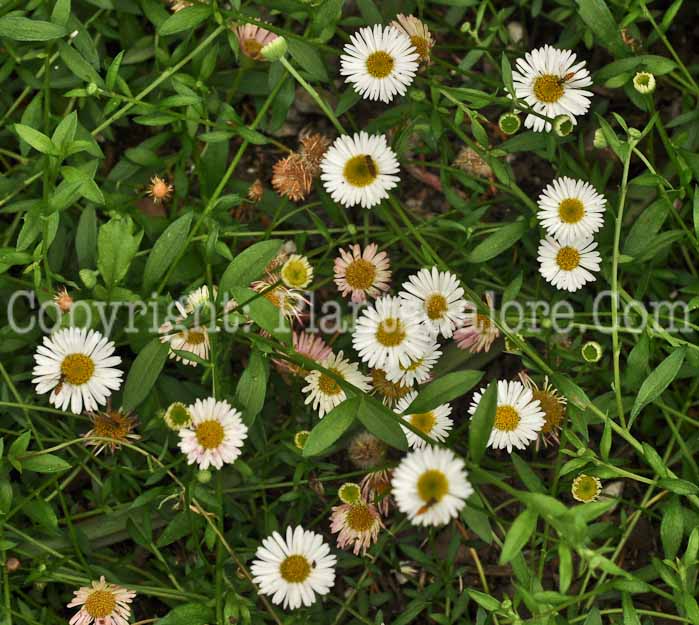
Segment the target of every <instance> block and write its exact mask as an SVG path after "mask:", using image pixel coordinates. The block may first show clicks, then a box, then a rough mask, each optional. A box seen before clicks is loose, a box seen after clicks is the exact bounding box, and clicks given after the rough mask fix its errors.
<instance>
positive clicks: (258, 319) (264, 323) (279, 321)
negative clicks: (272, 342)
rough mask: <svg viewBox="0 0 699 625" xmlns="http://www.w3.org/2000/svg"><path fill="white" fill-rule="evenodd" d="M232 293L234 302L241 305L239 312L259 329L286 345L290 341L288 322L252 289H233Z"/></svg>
mask: <svg viewBox="0 0 699 625" xmlns="http://www.w3.org/2000/svg"><path fill="white" fill-rule="evenodd" d="M232 292H233V297H234V298H235V300H236V302H238V304H239V305H242V311H241V312H243V313H244V314H246V315H248V316H249V317H250V319H252V320H253V321H254V322H255V323H256V324H257V325H258V326H260V328H262V329H263V330H267V332H270V333H271V334H273V335H274V336H275V337H277V338H278V339H280V340H282V341H285V342H287V343H288V342H289V341H290V340H291V328H290V327H289V322H288V320H287V319H286V318H285V317H284V316H283V315H282V314H281V313H280V312H279V309H278V308H277V307H276V306H275V305H274V304H272V302H270V301H269V300H267V299H265V298H264V297H263V296H261V295H260V294H259V293H257V292H256V291H253V290H252V289H248V288H244V287H233V288H232Z"/></svg>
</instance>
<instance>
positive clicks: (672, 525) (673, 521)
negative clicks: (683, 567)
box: [660, 497, 684, 560]
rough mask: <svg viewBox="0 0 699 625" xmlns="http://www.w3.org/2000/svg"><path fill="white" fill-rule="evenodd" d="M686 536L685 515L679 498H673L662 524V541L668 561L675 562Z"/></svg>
mask: <svg viewBox="0 0 699 625" xmlns="http://www.w3.org/2000/svg"><path fill="white" fill-rule="evenodd" d="M683 535H684V514H683V513H682V506H681V505H680V500H679V498H678V497H673V498H672V499H671V500H670V503H669V505H668V506H667V508H665V511H664V512H663V520H662V521H661V522H660V539H661V540H662V542H663V551H664V552H665V557H666V558H667V559H668V560H674V559H675V556H676V555H677V552H678V551H679V550H680V545H681V544H682V537H683Z"/></svg>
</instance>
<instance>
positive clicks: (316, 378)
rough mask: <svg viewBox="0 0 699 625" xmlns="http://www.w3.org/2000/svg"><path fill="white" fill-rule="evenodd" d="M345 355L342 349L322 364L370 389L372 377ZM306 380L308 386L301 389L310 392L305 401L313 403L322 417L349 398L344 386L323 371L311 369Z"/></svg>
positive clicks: (357, 384)
mask: <svg viewBox="0 0 699 625" xmlns="http://www.w3.org/2000/svg"><path fill="white" fill-rule="evenodd" d="M343 356H344V354H343V352H341V351H340V352H338V353H337V354H330V356H328V357H327V358H326V359H325V360H324V361H323V362H322V363H321V365H322V366H323V367H324V368H325V369H328V370H329V371H331V372H332V373H334V374H335V375H336V376H337V377H339V378H341V379H342V380H344V381H345V382H349V383H350V384H352V385H353V386H356V387H357V388H358V389H360V390H362V391H364V392H366V391H368V390H369V389H370V388H371V386H370V384H369V381H370V378H369V377H368V376H366V375H364V374H363V373H362V372H361V371H360V370H359V366H358V365H357V363H354V362H350V361H349V360H347V359H346V358H344V357H343ZM306 382H307V383H308V384H307V386H304V387H303V389H301V390H302V391H303V392H304V393H308V395H307V396H306V401H305V403H306V404H310V403H313V410H317V411H318V416H319V417H320V418H321V419H322V418H323V417H324V416H325V415H326V414H327V413H328V412H330V411H331V410H332V409H333V408H335V406H337V405H339V404H341V403H342V402H343V401H345V399H346V398H347V395H346V394H345V391H344V390H343V389H342V387H341V386H340V385H339V384H338V383H337V382H336V381H335V380H334V379H333V378H331V377H330V376H329V375H327V374H325V373H323V372H322V371H318V370H315V371H311V372H310V373H309V374H308V375H307V376H306Z"/></svg>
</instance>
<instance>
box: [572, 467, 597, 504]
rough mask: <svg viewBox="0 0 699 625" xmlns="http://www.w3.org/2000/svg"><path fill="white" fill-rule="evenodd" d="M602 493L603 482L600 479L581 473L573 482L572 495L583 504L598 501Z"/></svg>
mask: <svg viewBox="0 0 699 625" xmlns="http://www.w3.org/2000/svg"><path fill="white" fill-rule="evenodd" d="M601 492H602V482H601V481H600V479H599V478H598V477H595V476H593V475H585V474H584V473H581V474H580V475H578V477H576V478H575V479H574V480H573V485H572V486H571V489H570V493H571V495H573V499H575V500H576V501H580V502H582V503H588V502H590V501H597V498H598V497H599V494H600V493H601Z"/></svg>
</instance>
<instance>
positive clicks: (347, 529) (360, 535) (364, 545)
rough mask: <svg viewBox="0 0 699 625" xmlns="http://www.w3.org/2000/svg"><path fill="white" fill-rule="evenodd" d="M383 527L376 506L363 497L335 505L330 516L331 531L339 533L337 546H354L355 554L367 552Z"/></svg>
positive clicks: (341, 547)
mask: <svg viewBox="0 0 699 625" xmlns="http://www.w3.org/2000/svg"><path fill="white" fill-rule="evenodd" d="M355 486H356V484H355ZM357 490H359V487H357ZM383 527H384V524H383V522H382V521H381V515H380V514H379V511H378V510H377V509H376V506H374V505H373V504H370V503H367V502H365V501H363V500H361V499H359V500H358V501H356V502H353V503H343V504H342V505H340V506H335V507H334V508H333V509H332V514H331V516H330V531H331V532H332V533H333V534H337V535H338V536H337V546H338V547H339V548H340V549H348V548H349V547H353V549H352V551H353V552H354V555H359V554H360V553H362V554H364V553H366V551H367V549H369V547H371V545H373V544H374V543H375V542H376V541H377V540H378V538H379V532H380V531H381V529H382V528H383Z"/></svg>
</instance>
